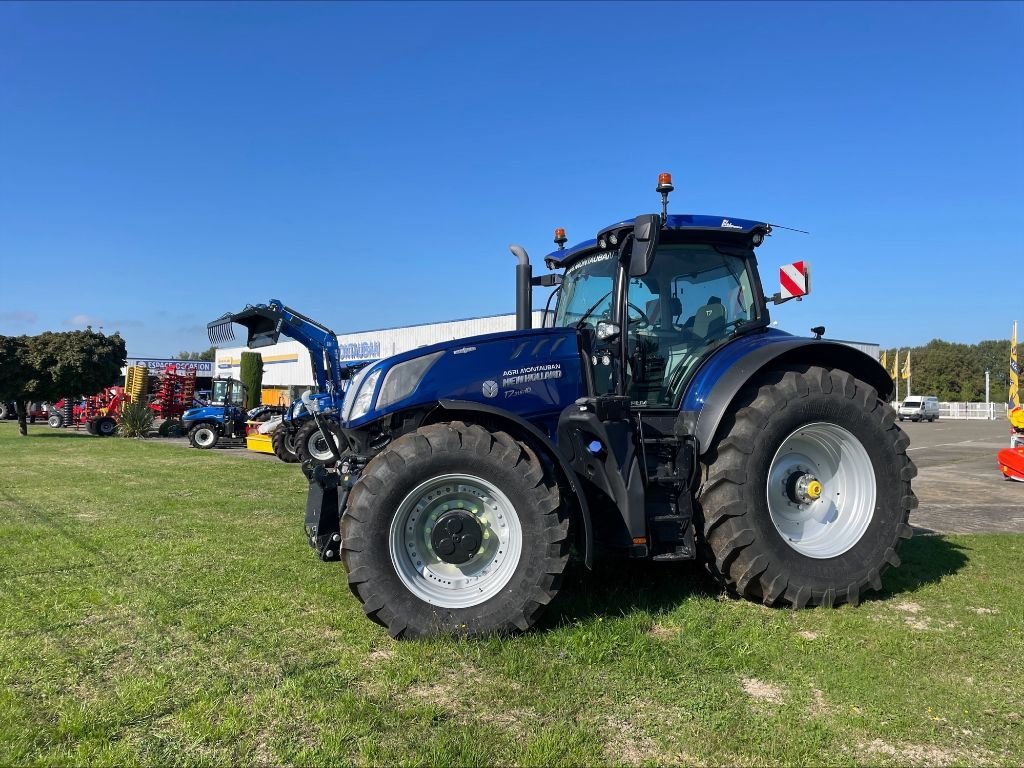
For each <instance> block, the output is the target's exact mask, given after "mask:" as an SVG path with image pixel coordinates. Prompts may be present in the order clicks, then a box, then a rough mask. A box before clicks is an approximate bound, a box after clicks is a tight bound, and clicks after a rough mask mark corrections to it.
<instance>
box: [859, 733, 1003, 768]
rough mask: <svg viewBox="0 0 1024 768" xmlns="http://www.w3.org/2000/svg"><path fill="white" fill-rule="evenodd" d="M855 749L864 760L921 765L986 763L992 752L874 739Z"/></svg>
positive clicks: (989, 759) (988, 761) (990, 758)
mask: <svg viewBox="0 0 1024 768" xmlns="http://www.w3.org/2000/svg"><path fill="white" fill-rule="evenodd" d="M857 751H858V753H859V756H860V757H861V758H862V759H864V761H865V762H868V763H870V762H873V761H874V762H877V761H878V759H879V758H891V759H893V760H895V761H896V762H899V763H905V764H908V765H921V766H929V768H931V767H932V766H946V765H954V764H958V763H965V762H966V763H969V764H987V763H990V762H991V761H992V757H993V754H992V753H991V752H989V751H988V750H987V749H976V750H969V749H951V748H948V747H940V746H937V745H935V744H898V745H896V744H890V743H888V742H887V741H883V740H882V739H874V740H873V741H870V742H868V743H866V744H858V745H857Z"/></svg>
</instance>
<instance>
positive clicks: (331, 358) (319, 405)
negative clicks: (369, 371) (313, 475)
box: [207, 299, 366, 464]
mask: <svg viewBox="0 0 1024 768" xmlns="http://www.w3.org/2000/svg"><path fill="white" fill-rule="evenodd" d="M233 323H237V324H238V325H241V326H243V327H244V328H245V329H246V331H247V339H246V345H247V346H248V347H249V348H250V349H258V348H260V347H267V346H270V345H271V344H276V343H277V342H278V341H279V340H280V337H281V335H282V334H283V335H284V336H287V337H288V338H290V339H294V340H295V341H297V342H299V343H300V344H302V346H304V347H305V348H306V349H308V350H309V358H310V362H311V364H312V368H313V380H314V381H315V382H316V388H317V392H316V394H312V395H310V396H307V397H305V398H304V399H303V400H301V401H300V400H296V401H295V402H294V403H292V405H291V407H289V408H288V409H287V410H286V411H285V412H284V414H283V417H282V420H281V425H280V426H279V427H277V428H276V429H275V430H274V432H273V435H272V445H273V447H274V453H275V454H276V455H277V457H278V458H279V459H281V460H282V461H285V462H289V463H294V462H298V461H310V462H312V463H314V464H322V463H325V462H328V461H333V460H334V452H333V451H331V449H330V448H329V447H328V445H327V438H326V437H325V434H331V435H333V438H332V439H333V440H334V442H335V443H340V437H339V435H340V431H339V430H338V428H337V425H338V423H339V421H340V417H339V416H338V414H340V413H341V407H342V403H343V402H344V399H345V390H346V389H347V387H348V383H349V381H350V379H351V377H352V374H353V372H355V371H357V370H359V369H360V368H361V367H362V366H364V365H366V362H358V363H344V362H342V360H341V349H340V347H339V345H338V336H337V334H335V333H334V331H332V330H331V329H330V328H328V327H327V326H325V325H322V324H321V323H318V322H317V321H316V320H312V319H310V318H308V317H306V316H305V315H303V314H301V313H300V312H296V311H295V310H294V309H292V308H291V307H286V306H285V305H284V304H282V303H281V302H280V301H278V300H277V299H271V300H270V302H269V303H267V304H256V305H255V306H254V305H251V304H250V305H248V306H246V307H245V308H244V309H243V310H242V311H241V312H235V313H231V312H229V313H227V314H225V315H223V316H222V317H219V318H217V319H216V320H214V321H213V322H211V323H209V324H208V325H207V333H208V334H209V337H210V342H211V343H213V344H219V343H224V342H227V341H232V340H234V338H235V333H234V329H233V328H232V327H231V326H232V324H233ZM311 408H312V409H315V410H316V411H317V413H319V414H320V415H321V423H322V424H323V430H321V429H320V427H318V426H317V423H316V422H315V421H314V420H313V419H312V418H311V414H310V409H311Z"/></svg>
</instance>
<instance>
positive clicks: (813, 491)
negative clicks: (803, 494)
mask: <svg viewBox="0 0 1024 768" xmlns="http://www.w3.org/2000/svg"><path fill="white" fill-rule="evenodd" d="M807 495H808V496H809V497H810V498H812V499H815V500H817V499H820V498H821V483H819V482H818V481H817V480H811V482H809V483H808V484H807Z"/></svg>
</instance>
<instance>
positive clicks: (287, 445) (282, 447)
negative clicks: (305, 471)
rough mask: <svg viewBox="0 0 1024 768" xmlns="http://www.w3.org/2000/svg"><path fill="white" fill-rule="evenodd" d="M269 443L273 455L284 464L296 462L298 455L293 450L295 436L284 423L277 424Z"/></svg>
mask: <svg viewBox="0 0 1024 768" xmlns="http://www.w3.org/2000/svg"><path fill="white" fill-rule="evenodd" d="M270 445H271V447H272V448H273V449H274V455H275V456H277V458H279V459H280V460H281V461H283V462H284V463H285V464H297V463H298V461H299V455H298V453H296V451H295V437H294V436H293V434H292V432H291V431H290V430H289V429H288V427H287V426H285V425H284V424H278V425H277V429H275V430H274V433H273V434H272V435H271V437H270Z"/></svg>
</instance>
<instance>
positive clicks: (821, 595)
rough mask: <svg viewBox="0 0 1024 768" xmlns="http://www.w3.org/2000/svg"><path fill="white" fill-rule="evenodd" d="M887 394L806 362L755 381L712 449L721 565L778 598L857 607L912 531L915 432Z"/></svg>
mask: <svg viewBox="0 0 1024 768" xmlns="http://www.w3.org/2000/svg"><path fill="white" fill-rule="evenodd" d="M894 421H895V414H894V413H893V411H892V409H891V408H888V407H886V405H885V404H884V403H882V402H880V401H879V398H878V393H877V392H876V391H875V390H874V389H873V388H872V387H871V386H869V385H868V384H866V383H864V382H863V381H860V380H859V379H857V378H855V377H854V376H852V375H850V374H849V373H847V372H846V371H841V370H837V369H831V370H829V369H825V368H820V367H817V366H804V367H801V368H799V369H796V370H788V371H777V372H774V373H772V374H769V376H768V378H767V379H766V380H763V381H761V382H760V386H751V387H748V388H747V390H745V391H744V392H743V393H742V394H741V395H740V397H739V398H738V401H737V403H735V404H734V406H733V408H732V410H731V411H730V412H729V413H728V414H726V417H725V418H724V419H723V421H722V425H721V426H720V427H719V431H718V434H717V435H716V437H715V441H714V443H713V444H712V445H711V446H710V449H709V451H708V454H707V457H706V462H705V471H706V479H705V482H704V485H703V488H702V491H701V493H700V498H699V502H700V507H701V510H702V512H703V516H704V538H705V542H706V544H707V545H708V547H709V548H710V552H711V557H710V558H709V559H711V560H713V562H712V563H711V568H712V570H713V571H714V572H715V573H716V574H717V575H719V576H720V577H721V578H722V580H723V581H724V582H725V584H726V586H727V587H728V588H729V589H731V590H733V591H735V592H737V593H739V594H740V595H742V596H743V597H746V598H748V599H752V600H759V601H762V602H764V603H765V604H766V605H775V604H786V605H791V606H794V607H796V608H803V607H805V606H808V605H824V606H832V605H838V604H840V603H851V604H853V605H856V604H857V603H858V602H859V601H860V598H861V594H862V593H863V592H864V591H865V590H867V589H868V588H869V587H870V588H872V589H876V590H877V589H881V586H882V582H881V575H882V573H883V572H884V571H885V570H886V569H887V568H888V567H890V566H893V567H895V566H898V565H899V564H900V558H899V555H898V554H897V550H898V549H899V546H900V544H901V543H902V540H903V539H908V538H910V536H911V528H910V525H909V524H908V522H907V521H908V517H909V515H910V511H911V510H912V509H914V508H916V507H917V498H916V497H915V496H914V493H913V491H912V490H911V487H910V481H911V479H912V478H913V477H914V476H915V475H916V474H917V468H916V467H915V466H914V464H913V462H911V460H910V458H909V457H908V456H907V453H906V449H907V446H908V445H909V443H910V441H909V440H908V439H907V437H906V436H905V435H904V433H903V431H902V430H901V429H900V428H899V427H897V426H896V425H895V423H894Z"/></svg>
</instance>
